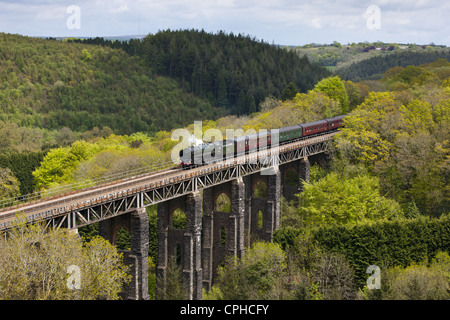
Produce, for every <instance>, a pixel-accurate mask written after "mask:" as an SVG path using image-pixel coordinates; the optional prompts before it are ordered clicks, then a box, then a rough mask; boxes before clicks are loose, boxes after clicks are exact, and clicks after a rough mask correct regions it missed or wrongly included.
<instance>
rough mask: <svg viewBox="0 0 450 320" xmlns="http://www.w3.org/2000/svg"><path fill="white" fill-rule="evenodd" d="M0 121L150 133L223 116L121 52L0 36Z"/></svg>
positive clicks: (59, 127)
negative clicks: (197, 120) (107, 128)
mask: <svg viewBox="0 0 450 320" xmlns="http://www.w3.org/2000/svg"><path fill="white" fill-rule="evenodd" d="M0 79H1V84H0V120H1V121H3V122H5V123H7V122H12V123H15V124H17V125H19V126H28V127H33V128H45V129H61V128H62V127H68V128H70V129H71V130H72V131H76V132H85V131H87V130H92V129H93V128H94V127H98V128H100V129H102V128H103V127H109V128H111V129H112V130H113V131H114V132H115V133H121V134H126V133H132V132H138V131H144V132H148V133H155V132H157V131H159V130H163V129H171V128H175V127H180V126H184V125H187V124H188V123H190V122H192V121H194V120H196V119H211V118H214V117H216V116H217V115H218V114H221V113H220V110H216V109H215V108H214V107H213V106H212V104H210V103H209V102H207V101H205V100H201V99H199V98H197V97H194V96H193V95H192V94H189V93H186V91H185V90H183V89H182V88H180V87H179V86H178V84H177V82H176V81H174V80H172V79H169V78H167V77H162V76H158V75H156V74H154V73H153V72H151V70H150V69H149V68H148V67H145V66H143V65H142V64H141V63H140V60H139V59H138V58H136V57H132V56H130V55H128V54H127V53H125V52H124V51H123V50H121V49H113V48H108V47H105V46H96V45H89V44H79V43H68V42H65V41H64V42H62V41H56V40H44V39H35V38H28V37H22V36H19V35H10V34H0Z"/></svg>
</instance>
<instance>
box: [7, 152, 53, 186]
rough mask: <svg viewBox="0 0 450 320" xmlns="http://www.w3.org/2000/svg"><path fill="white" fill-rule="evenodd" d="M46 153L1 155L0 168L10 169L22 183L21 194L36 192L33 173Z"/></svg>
mask: <svg viewBox="0 0 450 320" xmlns="http://www.w3.org/2000/svg"><path fill="white" fill-rule="evenodd" d="M44 155H45V152H42V151H40V152H26V153H11V154H2V155H0V167H3V168H9V169H10V170H11V171H12V173H13V174H14V176H15V177H16V178H17V180H19V182H20V194H22V195H23V194H29V193H32V192H34V188H35V185H36V183H35V181H34V177H33V174H32V173H33V171H34V170H35V169H36V168H37V167H39V165H40V164H41V161H42V159H43V158H44Z"/></svg>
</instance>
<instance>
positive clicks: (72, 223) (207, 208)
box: [0, 132, 336, 300]
mask: <svg viewBox="0 0 450 320" xmlns="http://www.w3.org/2000/svg"><path fill="white" fill-rule="evenodd" d="M335 134H336V132H333V133H328V134H325V135H322V136H317V137H313V138H309V139H307V140H298V141H293V142H289V143H288V144H285V145H280V146H278V147H277V148H272V149H268V150H263V151H258V152H255V153H252V154H248V155H244V156H241V157H239V158H235V159H233V160H231V161H228V162H221V163H215V164H210V165H205V166H201V167H197V168H185V169H170V170H162V171H158V172H153V173H148V174H142V175H139V176H134V177H130V178H128V179H122V180H120V181H115V182H112V183H109V184H104V185H100V186H96V187H92V188H88V189H84V190H80V191H77V192H73V193H71V194H64V195H59V196H55V197H52V198H46V199H41V200H36V201H32V202H27V203H22V204H20V205H16V206H14V207H8V208H5V209H2V210H1V211H0V230H7V229H8V228H10V227H11V226H12V223H13V220H14V219H15V216H16V213H21V214H22V215H23V216H25V217H26V219H27V221H28V223H35V222H37V221H44V223H45V224H46V226H48V227H57V228H68V229H73V230H76V229H78V228H80V227H83V226H86V225H89V224H92V223H99V232H100V235H101V236H103V237H104V238H106V239H107V240H109V241H110V242H111V243H113V244H114V243H115V240H116V235H117V232H118V230H119V229H120V228H125V229H127V230H128V231H129V233H130V235H131V250H128V251H125V252H124V260H125V263H127V264H129V265H130V266H131V274H132V281H131V283H130V284H129V285H128V286H127V288H125V290H124V298H126V299H133V300H139V299H144V300H145V299H148V297H149V295H148V243H149V241H148V240H149V228H148V223H149V221H148V215H147V212H146V210H145V208H146V207H148V206H151V205H155V204H157V205H158V207H157V227H158V259H157V270H156V276H157V279H158V282H159V283H160V286H161V288H164V286H165V279H166V274H167V270H168V266H169V261H170V259H171V258H174V257H178V259H176V258H175V260H176V261H177V263H178V264H179V265H180V266H181V268H182V274H183V279H184V284H185V288H186V291H187V296H188V298H189V299H191V300H197V299H201V298H202V288H205V289H206V290H209V289H210V288H211V286H212V284H213V282H214V278H215V276H216V274H215V272H216V271H215V270H216V269H217V266H218V265H219V264H220V263H221V262H222V261H224V260H225V259H226V258H227V257H228V256H230V255H231V256H234V255H236V256H237V257H240V256H242V255H244V254H245V248H246V247H247V246H248V245H249V244H250V243H251V242H252V241H254V240H255V239H261V240H266V241H271V240H272V237H273V233H274V231H275V230H276V229H277V228H279V227H280V220H281V214H280V200H281V198H282V197H285V198H288V199H291V198H292V197H293V195H294V194H295V193H298V192H300V191H301V188H302V183H301V181H308V180H309V168H310V161H313V160H311V159H314V158H315V157H320V156H321V155H323V154H324V153H325V152H326V151H327V150H328V148H329V146H330V143H331V140H332V138H333V136H334V135H335ZM257 186H259V188H256V187H257ZM261 186H262V187H261ZM255 189H258V190H263V191H262V192H258V193H255ZM219 196H220V197H227V198H228V199H229V203H230V204H231V205H230V208H228V209H227V210H224V209H223V208H220V207H219V206H218V205H217V202H218V201H217V200H218V198H219ZM176 210H181V211H183V212H184V214H185V215H186V227H185V229H183V230H178V229H175V228H174V227H173V224H172V217H173V214H174V212H175V211H176ZM220 210H222V211H220ZM156 297H157V298H161V297H162V295H161V292H156Z"/></svg>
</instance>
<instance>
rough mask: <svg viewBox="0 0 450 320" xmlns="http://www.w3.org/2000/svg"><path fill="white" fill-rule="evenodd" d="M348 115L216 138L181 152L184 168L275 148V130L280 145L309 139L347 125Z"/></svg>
mask: <svg viewBox="0 0 450 320" xmlns="http://www.w3.org/2000/svg"><path fill="white" fill-rule="evenodd" d="M344 117H345V115H342V116H337V117H333V118H328V119H324V120H319V121H313V122H308V123H303V124H297V125H294V126H289V127H284V128H280V129H277V130H267V131H263V132H261V131H260V132H259V133H255V134H250V135H245V136H241V137H236V138H234V139H232V140H223V141H213V142H210V143H203V144H201V145H198V146H192V147H189V148H185V149H183V150H181V151H180V153H179V155H180V166H181V167H183V168H184V167H190V166H194V165H195V166H200V165H204V164H209V163H211V162H217V161H219V160H225V159H227V160H229V159H230V157H238V156H242V155H244V154H250V153H252V152H255V151H258V150H265V149H268V148H271V146H272V140H273V141H274V143H276V141H275V138H274V135H275V134H278V145H282V144H285V143H288V142H289V141H292V140H300V139H307V138H310V137H313V136H315V135H320V134H325V133H328V132H332V131H336V130H337V129H338V128H340V127H342V126H343V119H344ZM211 160H212V161H211Z"/></svg>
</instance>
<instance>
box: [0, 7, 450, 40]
mask: <svg viewBox="0 0 450 320" xmlns="http://www.w3.org/2000/svg"><path fill="white" fill-rule="evenodd" d="M166 29H172V30H178V29H199V30H201V29H203V30H205V31H207V32H212V33H216V32H218V31H220V30H222V31H224V32H226V33H231V32H232V33H234V34H239V33H240V34H243V35H250V36H252V37H255V38H256V39H258V40H262V41H265V42H268V43H274V44H280V45H304V44H308V43H318V44H329V43H332V42H333V41H337V42H340V43H341V44H348V43H353V42H355V43H358V42H365V41H368V42H374V41H383V42H387V43H391V42H396V43H416V44H430V43H435V44H437V45H446V46H450V1H445V0H444V1H442V0H418V1H407V0H368V1H367V0H315V1H302V0H109V1H106V0H43V1H27V0H14V1H10V0H7V1H3V0H0V32H5V33H14V34H21V35H26V36H46V37H96V36H100V37H108V36H122V35H147V34H149V33H152V34H154V33H156V32H158V31H159V30H166Z"/></svg>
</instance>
